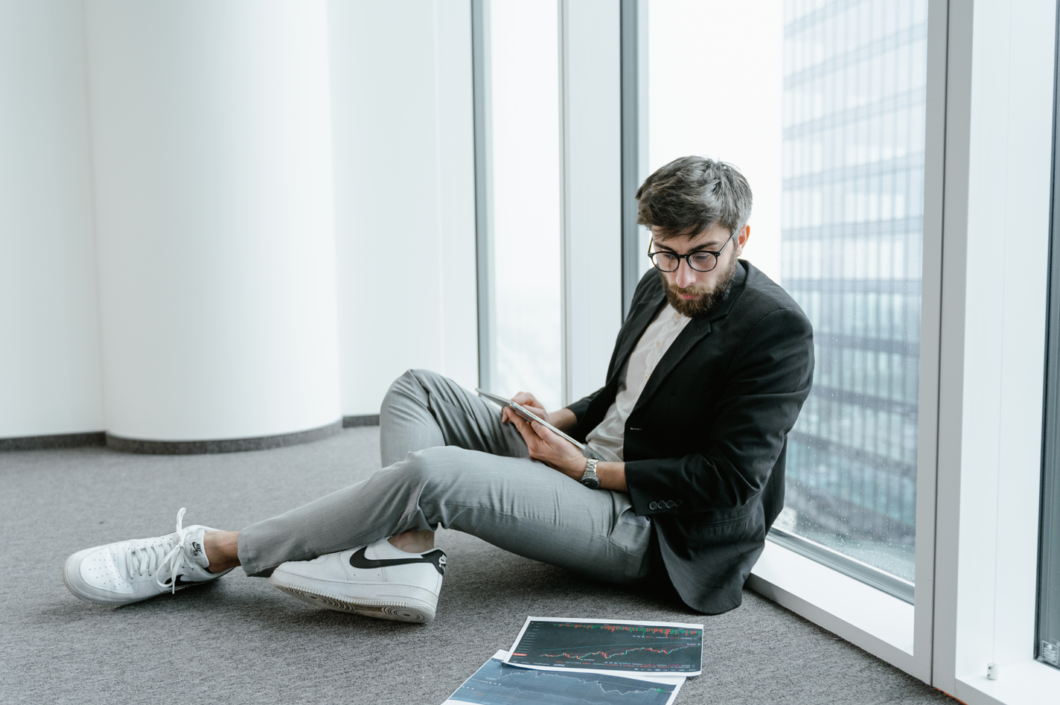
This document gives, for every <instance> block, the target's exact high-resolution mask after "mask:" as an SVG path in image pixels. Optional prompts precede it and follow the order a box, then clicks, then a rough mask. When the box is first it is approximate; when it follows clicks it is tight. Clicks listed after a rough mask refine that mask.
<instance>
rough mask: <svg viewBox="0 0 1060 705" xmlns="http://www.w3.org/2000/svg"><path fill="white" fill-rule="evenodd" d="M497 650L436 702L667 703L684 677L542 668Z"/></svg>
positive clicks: (509, 704)
mask: <svg viewBox="0 0 1060 705" xmlns="http://www.w3.org/2000/svg"><path fill="white" fill-rule="evenodd" d="M507 655H508V654H507V653H505V652H504V651H498V652H497V653H496V654H494V656H493V658H492V659H490V660H489V661H487V662H486V663H485V664H483V665H482V668H480V669H478V671H476V672H475V675H473V676H471V677H470V678H468V679H467V680H466V681H464V684H463V685H461V686H460V687H459V688H457V690H456V692H455V693H453V694H452V696H450V697H449V699H448V700H446V701H445V702H444V703H443V704H442V705H456V704H457V703H474V704H475V705H513V703H519V705H539V704H540V705H672V703H673V702H674V700H675V699H676V698H677V693H678V692H679V691H680V690H681V685H682V684H683V683H684V679H683V678H682V679H678V680H673V679H669V680H667V679H662V678H659V679H649V678H646V677H644V676H641V677H640V678H639V679H634V678H626V677H623V676H619V675H616V674H613V673H604V674H601V673H586V672H583V671H563V672H556V671H543V670H535V669H528V668H517V667H516V666H509V665H508V664H506V663H504V658H505V657H506V656H507Z"/></svg>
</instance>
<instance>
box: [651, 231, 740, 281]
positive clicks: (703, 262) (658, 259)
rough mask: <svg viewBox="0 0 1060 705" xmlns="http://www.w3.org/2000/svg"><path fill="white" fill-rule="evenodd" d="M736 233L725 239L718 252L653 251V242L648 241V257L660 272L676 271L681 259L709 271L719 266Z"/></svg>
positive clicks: (695, 268) (698, 268) (696, 269)
mask: <svg viewBox="0 0 1060 705" xmlns="http://www.w3.org/2000/svg"><path fill="white" fill-rule="evenodd" d="M735 235H736V233H733V234H732V235H730V236H729V239H728V240H726V241H725V244H724V245H722V246H721V249H720V250H718V251H717V252H708V251H707V250H696V251H695V252H689V253H688V254H687V255H679V254H677V253H675V252H666V251H663V250H660V251H658V252H652V251H651V246H652V244H653V243H650V242H649V243H648V258H649V259H650V260H651V263H652V264H653V265H655V268H656V269H658V270H659V271H660V272H676V271H677V268H678V267H680V266H681V260H688V266H689V267H691V268H692V269H694V270H695V271H697V272H709V271H710V270H712V269H714V268H715V267H717V266H718V257H720V256H721V253H722V252H724V251H725V248H726V247H728V246H729V243H730V242H732V238H733V237H734V236H735Z"/></svg>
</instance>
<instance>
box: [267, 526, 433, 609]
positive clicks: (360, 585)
mask: <svg viewBox="0 0 1060 705" xmlns="http://www.w3.org/2000/svg"><path fill="white" fill-rule="evenodd" d="M444 575H445V553H444V552H442V550H441V549H437V548H435V549H432V550H430V551H426V552H424V553H406V552H405V551H402V550H400V549H397V548H394V547H393V546H392V545H391V544H390V542H389V541H387V540H386V539H383V540H381V541H376V542H375V543H373V544H371V545H369V546H361V547H360V548H351V549H349V550H347V551H342V552H340V553H328V554H326V555H323V556H320V557H319V558H314V559H313V560H311V561H288V562H287V563H282V564H281V565H279V566H278V567H277V568H276V570H275V571H273V573H272V577H270V578H269V582H271V583H272V584H273V585H275V586H276V587H278V588H279V589H281V590H283V591H284V592H286V593H287V594H288V595H291V596H293V597H297V598H298V599H299V600H302V601H303V602H308V603H309V604H311V605H316V606H317V607H324V608H326V609H329V610H338V611H340V612H352V613H354V614H360V615H364V616H365V617H377V618H379V619H393V620H396V621H399V622H418V623H421V624H427V623H428V622H431V621H433V620H434V613H435V609H436V608H437V606H438V593H439V592H441V590H442V577H443V576H444Z"/></svg>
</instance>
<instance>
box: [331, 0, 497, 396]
mask: <svg viewBox="0 0 1060 705" xmlns="http://www.w3.org/2000/svg"><path fill="white" fill-rule="evenodd" d="M330 13H331V16H330V30H331V76H332V82H331V90H332V106H333V111H334V112H333V115H334V119H333V125H334V160H335V161H334V163H335V169H334V173H335V182H334V183H335V233H336V249H337V253H338V313H339V355H340V368H341V384H342V412H343V414H345V415H361V414H377V413H379V404H380V402H381V401H382V399H383V395H384V394H385V393H386V390H387V388H388V387H389V385H390V383H391V381H393V379H394V378H395V377H397V376H398V375H400V374H401V373H403V372H404V371H405V370H406V369H409V368H415V367H425V368H430V369H434V370H436V371H438V372H441V373H442V374H445V375H448V376H450V377H452V378H454V379H455V380H456V381H458V382H460V383H461V384H464V385H465V386H474V385H475V384H476V380H477V377H478V372H477V370H478V361H477V357H478V348H477V343H476V320H477V318H476V301H475V291H476V289H475V211H474V206H475V201H474V198H475V193H474V160H473V158H474V141H473V139H474V134H473V114H472V94H471V36H470V32H471V16H470V3H469V2H467V1H466V0H462V1H461V2H440V1H437V0H434V1H432V0H415V1H411V0H410V1H407V2H401V3H380V2H369V1H364V0H357V1H352V0H350V1H348V0H342V1H339V0H333V1H332V2H331V4H330ZM382 251H387V252H391V253H392V254H393V255H394V258H395V259H396V260H397V261H398V263H399V264H398V265H397V266H393V267H388V266H386V265H385V263H382V264H381V263H380V261H379V257H380V253H381V252H382Z"/></svg>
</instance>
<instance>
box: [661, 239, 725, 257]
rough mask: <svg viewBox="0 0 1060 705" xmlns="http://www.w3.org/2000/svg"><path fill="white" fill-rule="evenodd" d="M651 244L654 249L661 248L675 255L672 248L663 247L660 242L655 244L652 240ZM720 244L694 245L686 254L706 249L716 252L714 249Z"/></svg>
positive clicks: (675, 251) (712, 242) (705, 243)
mask: <svg viewBox="0 0 1060 705" xmlns="http://www.w3.org/2000/svg"><path fill="white" fill-rule="evenodd" d="M652 244H654V245H655V246H656V247H661V248H662V249H664V250H668V251H670V252H673V253H674V254H676V253H677V250H675V249H674V248H672V247H668V246H666V245H664V244H662V243H660V242H655V241H654V240H652ZM720 244H721V243H720V242H714V241H711V242H704V243H703V244H702V245H696V246H695V247H693V248H692V249H691V250H689V251H688V253H690V252H699V251H700V250H706V249H708V248H709V249H711V250H712V251H715V252H716V251H717V250H716V249H715V248H717V247H718V246H719V245H720ZM688 253H685V254H688Z"/></svg>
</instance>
